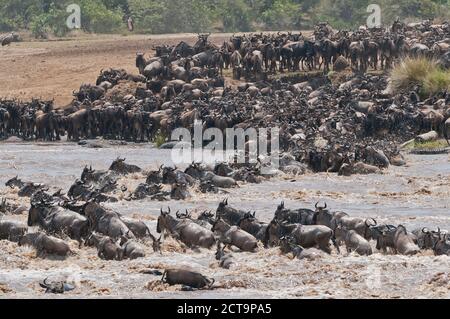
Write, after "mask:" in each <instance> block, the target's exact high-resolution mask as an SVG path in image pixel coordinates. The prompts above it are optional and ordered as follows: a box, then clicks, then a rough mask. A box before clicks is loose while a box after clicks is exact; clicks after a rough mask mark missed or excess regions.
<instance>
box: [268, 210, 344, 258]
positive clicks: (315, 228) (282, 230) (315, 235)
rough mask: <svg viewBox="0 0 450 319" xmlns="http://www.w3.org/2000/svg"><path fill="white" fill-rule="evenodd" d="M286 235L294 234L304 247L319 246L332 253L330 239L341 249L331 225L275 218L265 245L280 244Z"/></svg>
mask: <svg viewBox="0 0 450 319" xmlns="http://www.w3.org/2000/svg"><path fill="white" fill-rule="evenodd" d="M286 235H290V236H292V237H293V238H294V239H295V243H296V244H297V245H300V246H302V247H304V248H310V247H318V248H320V249H321V250H323V251H324V252H326V253H328V254H331V248H330V241H332V242H333V244H334V245H335V247H336V249H337V250H338V251H339V246H338V245H337V244H336V241H335V240H334V234H333V230H331V229H330V228H329V227H327V226H323V225H301V224H285V223H280V222H278V221H277V220H275V219H273V220H272V221H271V222H270V223H269V226H268V227H267V230H266V235H265V238H264V246H265V247H270V246H274V245H279V242H280V238H281V237H283V236H286Z"/></svg>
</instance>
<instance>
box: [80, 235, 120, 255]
mask: <svg viewBox="0 0 450 319" xmlns="http://www.w3.org/2000/svg"><path fill="white" fill-rule="evenodd" d="M86 245H87V246H94V247H95V248H97V256H98V257H99V258H101V259H104V260H122V259H123V249H122V248H121V247H120V246H119V244H118V243H117V242H115V241H114V240H113V239H112V238H111V237H108V236H102V235H100V234H96V233H92V234H91V235H90V236H89V238H88V239H87V241H86Z"/></svg>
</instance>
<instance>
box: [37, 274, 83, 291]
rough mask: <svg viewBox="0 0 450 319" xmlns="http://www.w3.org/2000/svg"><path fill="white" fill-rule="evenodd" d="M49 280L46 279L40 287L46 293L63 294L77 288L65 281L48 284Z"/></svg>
mask: <svg viewBox="0 0 450 319" xmlns="http://www.w3.org/2000/svg"><path fill="white" fill-rule="evenodd" d="M47 280H48V278H45V279H44V281H43V282H40V283H39V285H40V286H41V287H42V288H44V289H45V293H52V294H63V293H64V292H66V291H71V290H74V289H75V287H74V286H73V285H70V284H68V283H66V282H64V281H57V282H48V281H47Z"/></svg>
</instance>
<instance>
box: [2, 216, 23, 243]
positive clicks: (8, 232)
mask: <svg viewBox="0 0 450 319" xmlns="http://www.w3.org/2000/svg"><path fill="white" fill-rule="evenodd" d="M27 230H28V228H27V226H25V225H22V224H19V223H17V222H13V221H6V220H0V240H9V241H12V242H18V241H19V240H20V238H22V237H23V236H24V235H25V234H26V232H27Z"/></svg>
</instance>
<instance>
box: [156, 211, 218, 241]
mask: <svg viewBox="0 0 450 319" xmlns="http://www.w3.org/2000/svg"><path fill="white" fill-rule="evenodd" d="M156 231H157V232H158V233H164V232H167V233H169V234H170V235H171V236H172V237H174V238H175V239H177V240H180V241H181V242H183V243H184V244H186V245H187V246H188V247H203V248H208V249H209V248H211V247H212V246H214V244H215V242H216V241H215V238H214V234H213V233H212V232H211V231H210V230H208V229H206V228H204V227H202V226H200V225H198V224H197V223H195V222H193V221H192V220H190V219H188V218H183V219H178V218H174V217H173V216H171V215H170V208H169V210H168V212H164V211H163V210H162V209H161V215H160V216H159V217H158V224H157V226H156Z"/></svg>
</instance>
